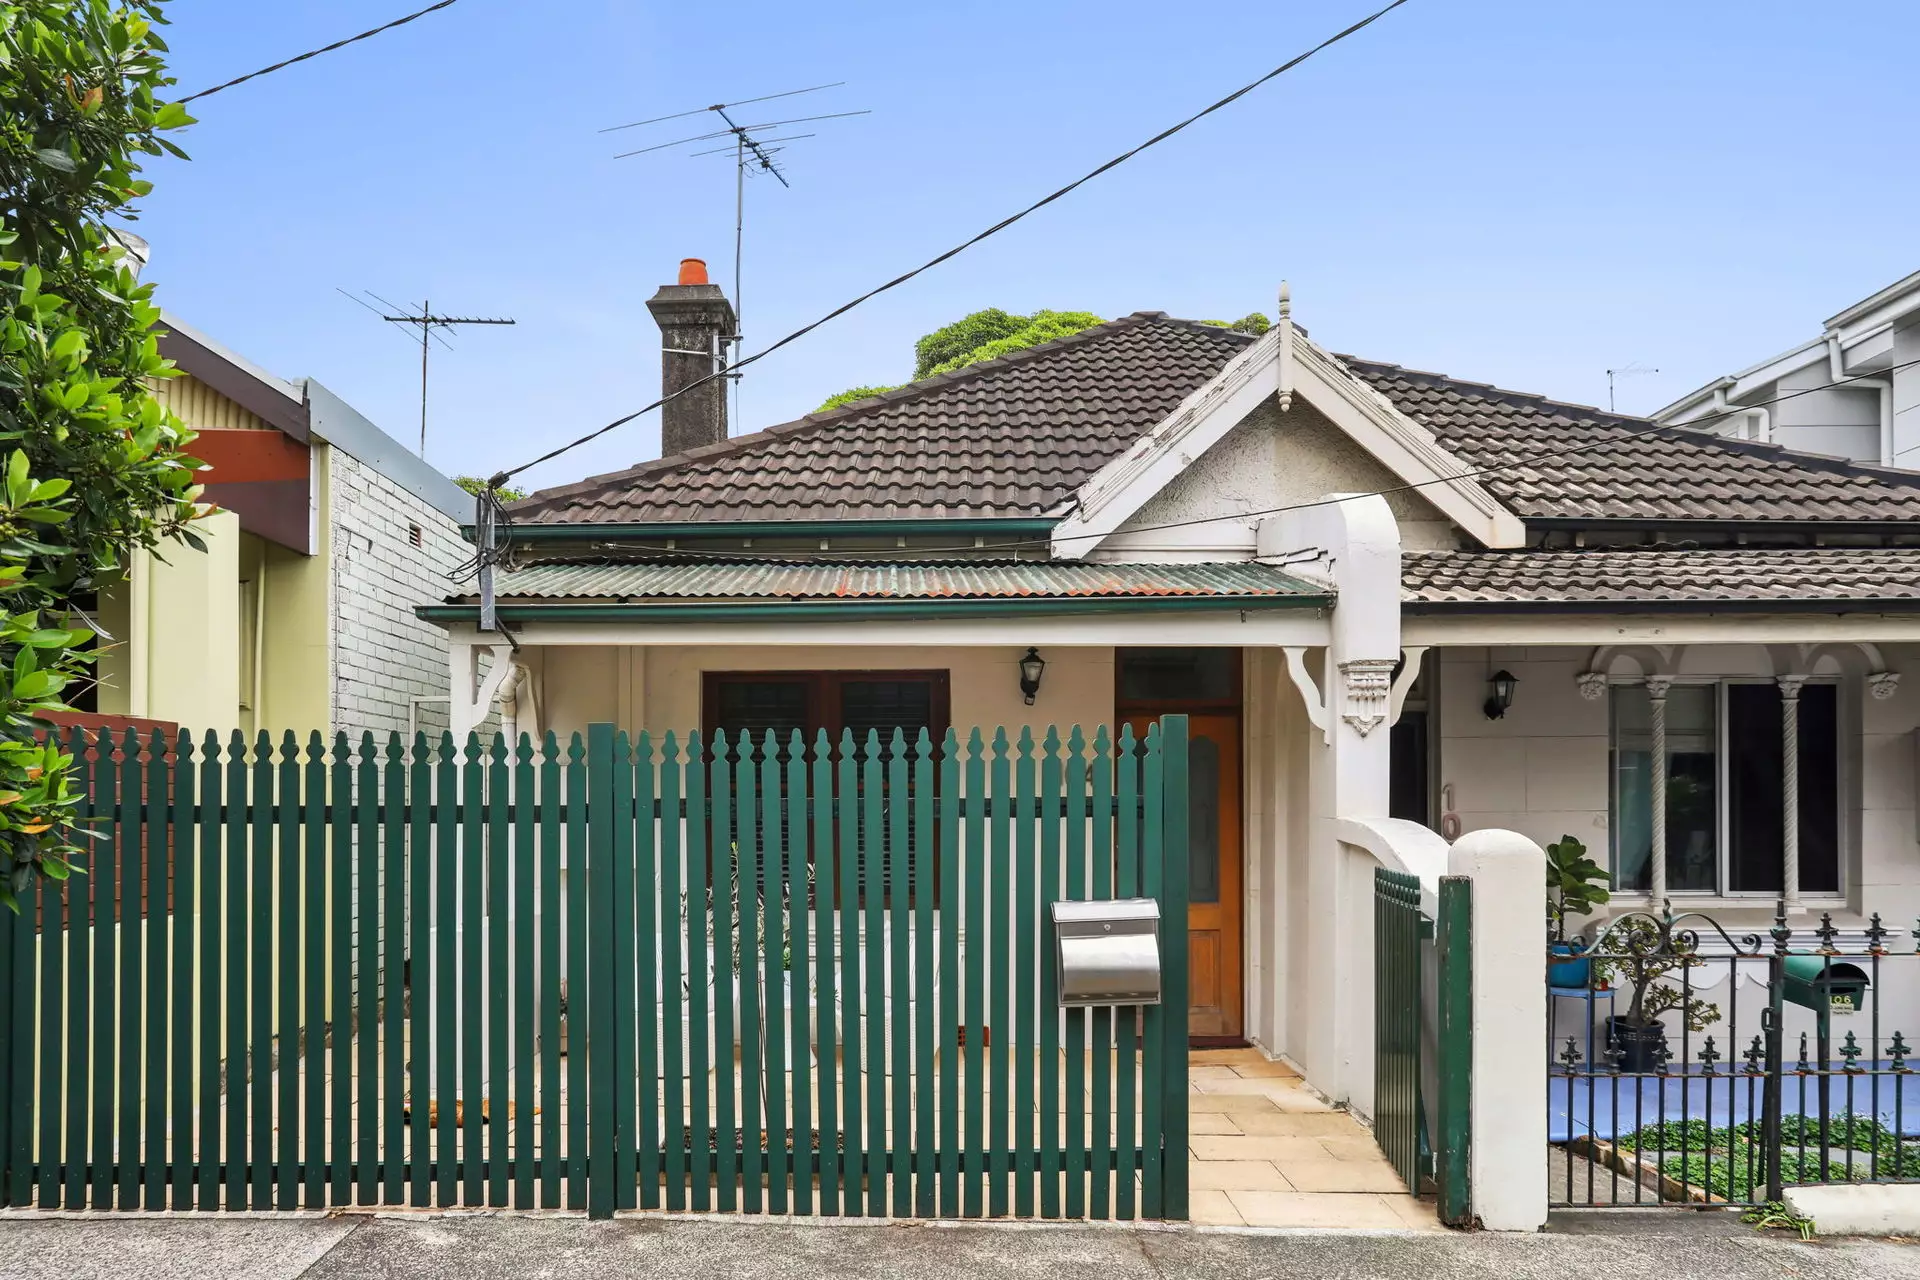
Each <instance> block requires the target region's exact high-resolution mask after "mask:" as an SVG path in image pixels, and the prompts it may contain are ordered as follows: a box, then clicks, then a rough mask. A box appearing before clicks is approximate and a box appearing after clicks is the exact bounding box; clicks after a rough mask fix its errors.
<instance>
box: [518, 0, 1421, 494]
mask: <svg viewBox="0 0 1920 1280" xmlns="http://www.w3.org/2000/svg"><path fill="white" fill-rule="evenodd" d="M1405 3H1407V0H1391V3H1389V4H1387V5H1385V6H1383V7H1381V8H1379V9H1376V10H1374V11H1373V12H1372V13H1370V14H1368V15H1367V16H1366V17H1364V18H1362V19H1360V21H1358V22H1356V23H1354V24H1353V25H1351V26H1349V27H1346V28H1345V29H1343V30H1341V31H1338V32H1335V33H1334V34H1333V35H1331V36H1328V37H1327V38H1326V39H1324V40H1322V41H1321V42H1320V43H1319V44H1316V45H1314V46H1313V47H1312V48H1311V49H1308V50H1307V51H1306V52H1305V53H1301V54H1298V55H1296V56H1294V57H1292V58H1290V59H1288V60H1287V61H1286V62H1283V63H1281V64H1280V65H1279V66H1277V67H1275V68H1274V69H1273V70H1271V71H1269V72H1267V73H1266V74H1265V75H1263V76H1261V77H1260V78H1259V79H1257V80H1253V81H1250V82H1248V83H1247V84H1245V85H1242V86H1241V87H1240V88H1238V89H1235V90H1234V91H1233V92H1232V93H1230V94H1228V95H1227V96H1226V97H1224V98H1221V99H1220V100H1219V101H1218V102H1214V103H1212V104H1210V105H1208V106H1205V107H1202V108H1201V109H1200V110H1198V111H1196V112H1194V113H1193V114H1192V115H1190V116H1188V117H1187V118H1186V119H1184V120H1182V121H1180V122H1179V123H1178V124H1175V125H1173V126H1171V127H1169V128H1166V129H1163V130H1161V131H1160V132H1159V133H1156V134H1154V135H1153V136H1152V137H1151V138H1148V139H1147V140H1146V141H1145V142H1142V143H1140V144H1139V145H1138V146H1135V147H1132V148H1129V149H1128V150H1126V151H1123V152H1121V153H1120V154H1119V155H1117V156H1115V157H1114V158H1113V159H1111V160H1109V161H1107V162H1106V163H1105V164H1102V165H1100V166H1098V167H1097V168H1095V169H1092V170H1090V171H1089V172H1087V173H1086V174H1084V175H1082V176H1081V177H1079V178H1076V179H1074V180H1073V181H1072V182H1069V183H1068V184H1067V185H1066V186H1064V187H1061V188H1059V189H1058V190H1056V191H1053V192H1050V193H1049V194H1047V195H1044V196H1042V197H1041V198H1040V199H1038V200H1036V201H1034V202H1033V203H1032V204H1030V205H1028V206H1027V207H1026V208H1024V209H1022V210H1020V211H1019V212H1018V213H1015V214H1013V215H1011V216H1010V217H1006V218H1002V219H1001V220H1000V221H999V222H996V223H994V224H993V225H992V226H990V227H988V228H987V229H986V230H984V231H982V232H980V233H979V234H978V235H975V236H973V237H971V238H970V239H967V240H964V241H962V242H961V243H959V244H957V245H955V246H954V247H953V248H951V249H948V250H947V251H946V252H944V253H942V254H939V255H937V256H935V257H933V258H930V259H928V260H927V261H926V262H923V263H921V264H920V265H919V266H917V267H915V268H913V270H911V271H907V272H905V273H903V274H901V275H897V276H895V277H894V278H893V279H891V280H889V281H887V282H886V283H885V284H882V285H880V286H878V287H876V288H873V289H869V290H867V292H865V293H863V294H861V295H860V296H859V297H857V298H855V299H853V300H852V301H851V302H846V303H842V304H841V305H840V306H838V307H835V308H834V309H833V310H831V311H829V312H827V313H826V314H825V315H823V316H821V317H820V318H819V319H818V320H815V321H813V322H812V323H811V324H806V325H802V326H801V327H800V328H798V329H795V330H794V331H793V332H792V333H789V334H788V335H787V336H786V337H784V338H781V339H780V340H779V341H778V342H775V343H773V344H772V345H771V346H768V347H763V348H761V349H760V350H759V351H756V352H754V353H753V354H752V355H750V356H746V357H743V358H742V359H740V360H738V361H736V362H735V363H734V364H733V365H732V367H731V368H728V369H716V370H715V371H714V372H712V373H710V374H708V375H707V376H705V377H703V378H699V379H696V380H695V381H693V382H690V383H688V384H687V385H686V386H684V387H682V388H680V390H678V391H675V392H673V393H671V394H669V395H665V396H662V397H660V398H659V399H658V400H655V401H653V402H652V403H651V404H648V405H644V406H642V407H641V408H639V409H636V410H634V411H633V412H632V413H629V414H626V415H625V416H623V417H619V418H615V419H614V420H613V421H612V422H609V423H607V424H606V425H605V426H603V427H597V428H595V429H594V430H592V431H589V432H588V433H587V434H586V435H583V436H581V437H579V438H578V439H576V440H572V441H570V442H568V443H566V444H563V445H561V446H560V447H558V448H556V449H550V450H548V451H547V452H546V453H543V454H541V455H540V456H539V457H537V458H535V459H533V460H532V461H531V462H523V463H521V464H520V465H519V466H517V467H513V468H510V469H509V470H506V471H500V472H496V473H495V474H494V475H493V477H492V478H491V479H489V480H488V481H487V484H488V486H489V487H490V488H498V487H499V486H501V485H503V484H505V483H506V482H507V481H509V480H511V479H512V478H513V477H514V476H517V475H519V474H520V473H521V472H523V471H526V470H528V469H530V468H532V467H537V466H539V465H540V464H541V463H543V462H551V461H553V460H554V459H555V458H557V457H559V456H560V455H561V454H564V453H568V452H571V451H572V450H574V449H577V448H579V447H580V446H581V445H583V444H587V443H589V442H590V441H593V440H597V439H599V438H600V437H601V436H603V435H605V434H607V433H608V432H609V431H613V430H616V429H617V428H620V427H624V426H625V425H627V423H629V422H632V421H633V420H634V419H635V418H638V417H640V416H641V415H642V414H646V413H650V412H652V411H653V410H655V409H658V408H659V407H660V406H661V405H663V404H666V403H667V402H668V401H670V400H675V399H678V398H679V397H680V396H683V395H686V394H687V393H688V392H690V391H693V390H694V389H696V388H698V387H702V386H705V385H706V384H707V383H709V382H712V381H714V380H716V379H719V378H723V377H727V376H730V375H731V374H733V373H737V372H738V371H739V370H740V369H742V368H744V367H745V366H747V365H750V364H752V363H754V362H755V361H757V360H764V359H765V358H766V357H768V356H770V355H772V354H773V353H774V352H776V351H778V350H780V348H782V347H784V346H786V345H788V344H789V343H792V342H796V341H798V340H799V339H801V338H803V337H805V336H806V335H807V334H809V333H812V332H813V331H814V330H815V329H818V328H819V327H820V326H821V325H824V324H826V323H828V322H829V321H832V320H836V319H838V318H839V317H841V316H843V315H845V314H846V313H847V312H849V311H851V310H853V309H854V308H855V307H858V306H860V305H861V304H862V303H864V302H867V301H869V300H871V299H873V298H876V297H878V296H879V295H881V294H883V293H885V292H887V291H888V290H889V289H896V288H898V287H899V286H901V285H903V284H905V283H906V282H907V281H909V280H911V279H913V278H914V277H915V276H918V275H920V274H921V273H923V272H926V271H930V270H932V269H933V268H934V267H937V266H939V265H940V264H941V263H943V262H945V261H947V260H948V259H949V258H953V257H957V256H958V255H959V254H962V253H964V252H966V251H967V250H968V249H970V248H972V247H973V246H974V245H976V244H979V243H980V242H981V241H982V240H985V239H987V238H988V237H990V236H994V235H998V234H999V233H1000V232H1002V231H1005V230H1006V229H1007V228H1008V227H1010V226H1012V225H1013V224H1014V223H1016V222H1019V221H1020V220H1021V219H1022V218H1025V217H1027V216H1028V215H1029V214H1032V213H1036V212H1038V211H1039V210H1041V209H1044V208H1046V206H1048V205H1050V204H1052V203H1053V202H1054V201H1056V200H1059V199H1061V198H1062V197H1064V196H1067V195H1069V194H1071V193H1072V192H1074V191H1076V190H1078V189H1079V188H1080V187H1083V186H1085V185H1086V184H1087V183H1089V182H1091V181H1093V180H1094V179H1095V178H1097V177H1099V176H1100V175H1101V174H1103V173H1106V172H1107V171H1108V170H1110V169H1114V168H1117V167H1119V166H1120V165H1122V164H1125V163H1126V162H1127V161H1129V160H1131V159H1133V157H1135V156H1137V155H1139V154H1140V153H1141V152H1142V151H1145V150H1147V149H1148V148H1149V147H1153V146H1157V145H1158V144H1160V143H1162V142H1165V141H1166V140H1167V139H1168V138H1171V137H1172V136H1173V135H1174V134H1176V133H1179V132H1180V131H1181V130H1182V129H1185V128H1187V127H1188V126H1189V125H1192V124H1195V123H1196V122H1198V121H1200V120H1203V119H1205V118H1206V117H1207V116H1210V115H1212V114H1213V113H1214V112H1216V111H1219V110H1221V109H1222V108H1225V107H1228V106H1231V105H1232V104H1234V103H1235V102H1238V101H1239V100H1240V99H1242V98H1244V97H1246V96H1247V95H1248V94H1249V93H1252V92H1253V91H1254V90H1255V89H1258V88H1259V87H1260V86H1261V85H1263V84H1265V83H1267V82H1268V81H1269V80H1272V79H1275V78H1276V77H1278V76H1282V75H1285V74H1286V73H1287V72H1289V71H1291V70H1293V68H1295V67H1297V66H1299V65H1300V64H1301V63H1303V62H1305V61H1306V60H1307V59H1309V58H1311V57H1313V56H1314V55H1315V54H1316V53H1319V52H1321V51H1322V50H1325V49H1328V48H1331V47H1332V46H1334V45H1336V44H1338V43H1340V42H1341V41H1342V40H1345V39H1346V38H1347V37H1348V36H1350V35H1353V34H1354V33H1356V32H1358V31H1361V30H1364V29H1365V28H1367V27H1370V26H1372V25H1373V24H1374V23H1376V22H1378V21H1379V20H1380V19H1381V18H1384V17H1385V16H1386V15H1387V14H1389V13H1392V12H1393V11H1394V10H1395V9H1398V8H1399V7H1400V6H1401V5H1403V4H1405Z"/></svg>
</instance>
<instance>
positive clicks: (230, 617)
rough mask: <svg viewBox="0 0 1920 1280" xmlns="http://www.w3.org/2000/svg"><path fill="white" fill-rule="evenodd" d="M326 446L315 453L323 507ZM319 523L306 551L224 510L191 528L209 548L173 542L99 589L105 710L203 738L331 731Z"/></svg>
mask: <svg viewBox="0 0 1920 1280" xmlns="http://www.w3.org/2000/svg"><path fill="white" fill-rule="evenodd" d="M325 452H326V451H324V450H318V451H316V453H315V465H316V467H318V468H319V469H320V476H321V483H320V494H321V510H322V511H325V510H326V505H325V504H326V499H327V470H326V466H325V456H324V455H325ZM319 525H320V527H319V535H318V546H317V548H316V554H314V555H312V556H303V555H301V554H299V553H298V552H295V551H289V550H287V549H286V548H285V547H281V546H277V545H275V544H273V543H270V542H267V541H266V540H265V539H263V538H260V537H258V536H257V535H255V534H251V533H246V532H243V531H242V530H241V528H240V519H239V517H238V516H236V515H234V514H233V513H232V512H230V511H219V512H215V513H214V514H212V515H210V516H207V517H206V518H204V519H201V520H198V521H196V522H195V523H194V531H195V532H196V533H198V534H199V535H200V537H201V539H202V540H203V541H205V542H206V544H207V550H206V551H205V552H204V553H202V552H199V551H195V550H194V549H193V548H191V547H188V546H186V545H184V544H178V543H174V544H168V545H167V546H165V547H163V548H161V550H160V555H159V556H155V555H153V554H152V553H144V554H140V555H138V556H136V557H135V558H134V562H133V565H132V572H131V574H130V575H129V576H128V578H127V580H125V581H123V582H119V583H116V584H114V585H113V586H112V587H110V588H108V589H107V590H106V591H103V592H102V593H101V598H100V605H99V617H100V623H101V626H102V627H103V628H105V630H106V631H107V633H108V634H109V635H111V636H112V637H113V643H112V644H111V645H110V646H108V647H106V648H105V649H104V650H103V652H102V654H101V658H100V663H99V675H100V680H101V687H100V698H99V709H100V710H101V711H102V712H104V713H107V714H110V715H135V716H150V717H152V718H154V719H157V720H172V721H175V722H176V723H178V724H180V725H182V726H184V727H186V728H189V729H192V730H194V731H195V732H196V733H198V732H200V731H204V730H208V729H211V730H214V731H215V732H217V733H220V734H223V735H224V734H226V733H228V732H230V731H231V730H234V729H240V730H243V731H245V732H247V733H249V734H251V733H253V732H254V731H255V730H256V729H260V728H265V729H267V730H269V731H271V732H273V733H274V734H276V735H278V734H279V733H280V732H281V731H282V730H286V729H291V730H293V731H294V732H295V733H297V734H300V735H302V736H303V737H304V736H305V735H306V734H307V733H309V732H311V731H313V730H316V729H317V730H320V731H321V732H323V733H324V732H328V731H329V730H330V729H331V727H332V726H331V724H330V723H329V717H330V715H331V696H330V695H331V680H332V667H331V662H330V657H329V646H330V644H331V641H332V626H331V622H330V618H329V607H328V606H329V600H328V592H329V590H330V582H331V578H330V575H329V573H328V556H329V553H330V547H329V545H328V544H329V536H328V533H329V531H328V522H327V521H325V520H321V521H320V522H319ZM161 557H164V560H163V559H162V558H161ZM256 592H259V593H261V594H260V595H259V596H258V597H256V594H255V593H256ZM262 606H264V607H262ZM136 615H138V616H136ZM256 628H258V630H259V645H258V648H256V647H255V631H256ZM256 656H257V658H258V660H259V670H260V680H259V683H258V686H257V701H258V703H259V705H258V706H257V707H256V706H254V705H253V704H254V702H255V701H256V686H255V681H254V666H255V659H256Z"/></svg>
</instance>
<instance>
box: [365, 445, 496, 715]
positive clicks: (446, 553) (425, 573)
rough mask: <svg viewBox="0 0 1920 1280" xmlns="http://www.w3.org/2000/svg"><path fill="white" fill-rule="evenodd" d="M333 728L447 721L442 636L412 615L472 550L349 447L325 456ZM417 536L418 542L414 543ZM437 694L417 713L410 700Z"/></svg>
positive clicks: (439, 592)
mask: <svg viewBox="0 0 1920 1280" xmlns="http://www.w3.org/2000/svg"><path fill="white" fill-rule="evenodd" d="M331 454H332V457H331V467H332V475H331V484H332V497H333V501H332V507H333V530H332V532H333V616H334V619H335V623H334V644H333V698H332V701H333V723H334V727H335V728H336V729H343V730H345V731H346V732H347V733H348V734H349V735H351V736H352V737H354V738H356V739H357V738H358V737H359V735H360V734H361V733H362V732H363V731H369V730H370V731H372V732H373V733H374V734H375V736H376V737H382V738H384V736H385V735H386V734H387V733H389V732H391V731H395V730H398V731H400V732H402V733H405V732H406V731H407V730H408V728H409V727H410V726H409V716H410V715H411V716H412V725H411V727H414V728H419V729H422V730H426V731H428V732H436V731H438V730H440V729H443V728H445V726H446V723H447V705H446V702H445V701H444V699H445V698H446V696H447V643H446V633H445V632H444V631H442V630H441V629H440V628H438V627H436V626H434V625H432V624H431V623H427V622H422V621H421V620H420V619H419V618H417V617H415V616H414V613H413V610H414V607H415V606H416V605H420V604H428V603H431V602H434V601H437V600H441V599H444V598H445V597H446V596H447V595H448V594H449V592H450V591H451V590H452V589H453V587H452V584H451V583H450V582H449V581H448V580H447V574H448V573H449V572H450V571H451V570H452V569H453V568H454V567H455V566H457V565H459V564H460V563H461V562H462V561H464V560H465V559H466V558H467V556H468V555H469V554H470V553H471V548H470V547H469V546H468V544H467V543H466V541H465V540H464V539H462V538H461V536H460V530H459V526H458V525H457V524H456V523H455V522H454V521H453V520H452V519H450V518H449V517H448V516H447V515H446V514H445V513H444V512H442V511H440V510H438V509H437V508H435V507H433V506H430V505H429V504H427V503H426V502H423V501H422V500H421V499H419V498H417V497H415V496H414V495H413V494H411V493H409V492H407V490H405V489H403V488H401V487H400V486H399V485H397V484H395V483H394V482H393V481H391V480H389V479H388V478H387V477H386V476H384V475H382V474H380V472H378V471H375V470H374V469H373V468H372V467H369V466H367V465H366V464H364V463H362V462H361V461H359V460H358V459H357V458H354V457H353V456H351V455H350V454H348V453H346V452H345V451H343V450H341V449H339V448H335V449H333V450H332V451H331ZM415 529H418V530H419V538H420V545H419V546H417V547H416V546H415V545H413V531H414V530H415ZM417 698H435V699H441V701H435V702H424V703H420V704H418V706H417V707H416V705H415V703H414V699H417Z"/></svg>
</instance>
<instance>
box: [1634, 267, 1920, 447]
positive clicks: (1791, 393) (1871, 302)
mask: <svg viewBox="0 0 1920 1280" xmlns="http://www.w3.org/2000/svg"><path fill="white" fill-rule="evenodd" d="M1653 417H1654V420H1655V421H1657V422H1664V423H1669V424H1673V425H1684V424H1687V423H1694V424H1695V425H1698V426H1700V427H1702V428H1703V429H1705V430H1710V431H1713V432H1716V433H1718V434H1720V435H1729V436H1735V437H1737V438H1740V439H1744V440H1761V441H1770V442H1772V443H1775V444H1782V445H1785V446H1787V447H1788V448H1791V449H1805V450H1809V451H1811V452H1814V453H1830V454H1837V455H1838V456H1840V457H1843V458H1851V459H1854V460H1855V461H1859V462H1872V463H1883V464H1886V465H1888V466H1896V467H1908V468H1912V467H1920V272H1915V273H1914V274H1913V275H1910V276H1907V277H1906V278H1904V279H1902V280H1896V281H1895V282H1894V283H1892V284H1890V285H1888V286H1887V287H1886V288H1884V289H1881V290H1880V291H1879V292H1877V293H1875V294H1873V295H1872V296H1870V297H1867V298H1863V299H1861V300H1860V301H1859V302H1856V303H1854V304H1853V305H1852V306H1850V307H1848V308H1846V309H1845V310H1844V311H1841V312H1839V313H1838V314H1837V315H1833V316H1830V317H1828V319H1827V322H1826V324H1825V325H1824V326H1822V329H1821V333H1820V335H1819V336H1818V337H1816V338H1812V339H1810V340H1808V341H1806V342H1803V343H1801V344H1800V345H1799V346H1797V347H1794V348H1793V349H1792V350H1790V351H1783V352H1781V353H1780V354H1779V355H1777V356H1774V357H1772V358H1771V359H1767V360H1763V361H1761V362H1760V363H1759V364H1756V365H1753V366H1752V367H1750V368H1747V369H1742V370H1741V371H1739V372H1738V373H1730V374H1727V375H1726V376H1725V377H1721V378H1716V379H1714V380H1713V381H1712V382H1709V383H1707V384H1706V385H1705V386H1703V387H1699V388H1696V389H1695V390H1693V391H1690V392H1688V393H1687V394H1686V395H1684V396H1682V397H1680V398H1679V399H1678V400H1675V401H1674V402H1673V403H1672V404H1670V405H1668V406H1667V407H1666V408H1664V409H1661V410H1659V411H1658V412H1656V413H1655V414H1654V415H1653Z"/></svg>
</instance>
